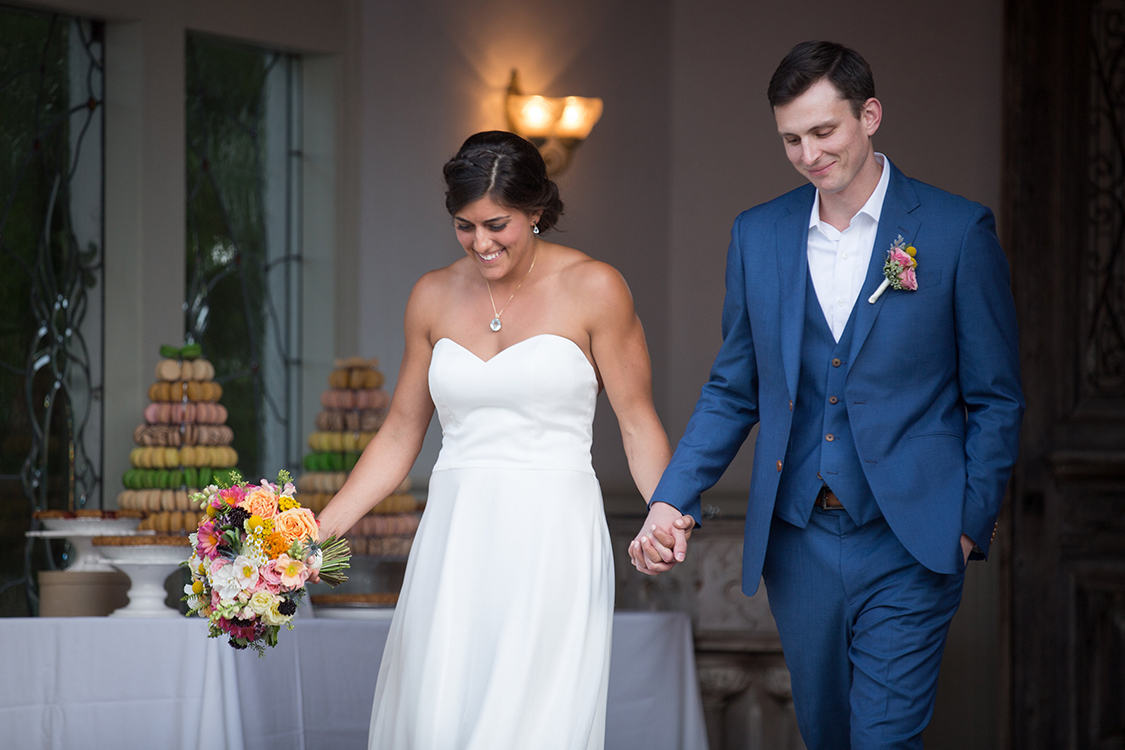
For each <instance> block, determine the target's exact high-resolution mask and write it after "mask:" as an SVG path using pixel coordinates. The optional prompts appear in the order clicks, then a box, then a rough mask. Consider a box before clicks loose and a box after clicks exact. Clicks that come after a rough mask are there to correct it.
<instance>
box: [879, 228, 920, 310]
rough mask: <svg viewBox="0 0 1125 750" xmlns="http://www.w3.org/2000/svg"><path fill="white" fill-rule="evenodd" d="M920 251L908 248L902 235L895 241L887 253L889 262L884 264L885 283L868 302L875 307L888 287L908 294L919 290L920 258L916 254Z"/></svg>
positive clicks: (911, 247)
mask: <svg viewBox="0 0 1125 750" xmlns="http://www.w3.org/2000/svg"><path fill="white" fill-rule="evenodd" d="M917 252H918V251H917V250H915V249H914V247H913V246H907V244H906V240H904V239H903V238H902V235H901V234H900V235H899V236H898V237H897V238H896V239H895V241H894V242H893V243H892V244H891V249H890V250H888V251H887V262H886V263H884V264H883V275H884V276H885V277H886V278H885V279H883V283H882V284H880V285H879V288H878V289H876V290H875V293H874V294H872V295H871V296H870V297H868V298H867V301H868V302H869V303H870V304H872V305H874V304H875V300H877V299H879V297H880V296H882V294H883V292H885V291H887V287H893V288H894V289H905V290H906V291H908V292H913V291H914V290H916V289H917V288H918V276H917V269H918V258H917V257H916V253H917Z"/></svg>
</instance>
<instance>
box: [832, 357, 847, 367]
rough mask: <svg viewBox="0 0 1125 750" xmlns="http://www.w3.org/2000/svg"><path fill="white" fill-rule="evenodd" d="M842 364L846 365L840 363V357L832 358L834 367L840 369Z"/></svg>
mask: <svg viewBox="0 0 1125 750" xmlns="http://www.w3.org/2000/svg"><path fill="white" fill-rule="evenodd" d="M842 364H844V363H843V362H841V361H840V358H839V357H833V358H832V366H833V367H839V366H840V365H842Z"/></svg>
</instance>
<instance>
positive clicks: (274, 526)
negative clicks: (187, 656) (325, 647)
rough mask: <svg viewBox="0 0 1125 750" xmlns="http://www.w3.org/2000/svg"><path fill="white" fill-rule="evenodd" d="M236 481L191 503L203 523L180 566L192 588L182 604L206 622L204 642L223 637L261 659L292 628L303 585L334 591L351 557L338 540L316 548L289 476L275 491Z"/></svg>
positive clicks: (314, 530) (316, 536)
mask: <svg viewBox="0 0 1125 750" xmlns="http://www.w3.org/2000/svg"><path fill="white" fill-rule="evenodd" d="M241 479H242V478H241V476H239V475H238V474H237V473H234V474H233V475H232V477H231V480H230V485H229V486H223V487H220V486H218V485H211V486H210V487H208V488H206V489H205V490H204V491H203V492H200V493H198V494H196V495H194V496H193V497H192V499H193V500H194V501H196V502H198V503H199V504H200V505H201V507H202V508H203V510H204V511H205V512H206V514H207V515H206V517H205V518H204V519H203V520H202V521H201V522H200V524H199V527H198V528H197V529H196V531H195V533H193V534H191V535H190V537H189V538H190V540H191V546H192V555H191V558H190V559H188V560H187V561H186V562H185V563H184V565H185V566H186V567H187V568H188V570H189V571H190V572H191V576H192V581H191V583H190V584H188V585H187V586H186V587H185V588H184V593H185V596H184V600H185V601H187V603H188V609H189V612H188V615H189V616H190V615H198V616H200V617H206V618H207V619H208V620H209V621H210V623H211V628H210V632H209V633H208V635H209V637H211V638H217V637H219V636H221V635H223V634H226V635H227V636H229V643H230V645H231V646H233V647H234V648H238V649H244V648H247V647H250V648H253V649H255V650H256V651H258V653H259V654H262V653H264V650H265V646H271V647H272V646H276V645H277V635H278V632H279V631H280V629H281V626H282V625H284V626H286V627H288V628H292V627H293V623H292V620H293V616H294V615H295V614H296V612H297V606H298V605H299V604H300V603H301V601H302V600H303V599H304V596H305V584H306V582H308V581H312V582H314V583H317V582H324V583H328V584H329V585H332V586H338V585H339V584H341V583H343V582H344V581H346V580H347V576H346V575H344V571H345V570H346V569H347V568H348V566H349V560H350V557H351V555H350V552H349V550H348V544H347V542H346V541H345V540H343V539H337V538H336V537H335V536H329V537H328V538H327V539H323V540H321V538H320V530H319V528H318V524H317V521H316V518H315V516H314V515H313V513H312V511H310V510H308V509H307V508H303V507H301V504H300V503H299V502H297V500H296V499H295V496H296V488H295V487H294V486H293V484H292V481H291V478H290V476H289V473H288V472H286V471H282V472H281V473H280V474H279V475H278V479H277V484H273V483H270V482H268V481H266V480H264V479H263V480H262V482H261V484H260V485H250V484H247V483H245V482H242V481H241Z"/></svg>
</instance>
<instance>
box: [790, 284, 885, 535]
mask: <svg viewBox="0 0 1125 750" xmlns="http://www.w3.org/2000/svg"><path fill="white" fill-rule="evenodd" d="M862 304H866V301H865V300H863V299H858V300H856V303H855V306H854V307H853V308H852V314H851V317H850V318H848V323H847V325H846V326H844V333H843V335H841V336H840V341H839V342H837V341H836V340H835V339H834V338H833V337H832V329H830V328H829V327H828V321H827V320H825V319H824V311H823V310H822V309H821V307H820V302H819V301H818V300H817V296H816V289H815V288H814V287H813V282H812V279H811V278H809V279H807V281H806V283H805V328H804V334H803V335H802V340H801V374H800V378H799V380H798V385H797V398H796V399H795V401H794V403H793V428H792V430H791V431H790V433H789V447H788V449H787V450H786V453H785V462H784V464H783V465H784V467H785V468H784V470H783V471H782V473H781V480H780V483H779V485H778V488H777V501H776V503H775V504H774V515H776V516H777V517H778V518H780V519H782V520H784V521H788V522H789V523H791V524H793V525H794V526H799V527H801V528H804V527H805V525H806V524H808V522H809V517H810V516H811V515H812V509H813V505H814V504H815V502H816V496H817V494H818V493H819V492H820V488H821V486H822V485H828V487H829V488H830V489H831V490H832V491H833V492H834V493H836V497H837V498H839V500H840V502H841V503H843V505H844V509H845V510H846V511H847V513H848V515H849V516H851V518H852V520H853V521H854V522H855V523H856V525H857V526H862V525H863V524H865V523H867V522H868V521H871V520H873V519H876V518H878V517H879V516H881V515H882V512H881V511H880V510H879V506H878V505H877V504H876V502H875V496H874V495H872V494H871V487H869V486H868V484H867V477H865V476H864V474H863V465H862V462H861V461H860V458H859V453H858V452H857V451H856V447H855V440H854V439H853V438H852V428H851V423H850V421H849V420H848V409H847V406H846V405H845V403H844V380H845V378H846V377H847V374H848V364H849V362H848V361H847V357H848V353H849V352H850V351H851V348H852V331H853V330H854V329H855V317H856V311H857V310H858V309H859V306H860V305H862Z"/></svg>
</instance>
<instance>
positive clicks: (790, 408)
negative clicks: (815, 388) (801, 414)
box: [789, 401, 793, 411]
mask: <svg viewBox="0 0 1125 750" xmlns="http://www.w3.org/2000/svg"><path fill="white" fill-rule="evenodd" d="M789 411H793V402H792V401H790V402H789Z"/></svg>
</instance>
